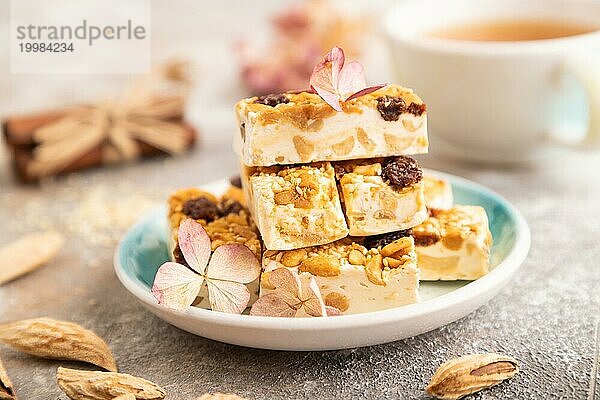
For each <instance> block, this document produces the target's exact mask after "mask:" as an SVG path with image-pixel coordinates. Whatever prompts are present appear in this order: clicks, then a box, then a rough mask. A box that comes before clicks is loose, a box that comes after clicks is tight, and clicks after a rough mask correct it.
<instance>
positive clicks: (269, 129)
mask: <svg viewBox="0 0 600 400" xmlns="http://www.w3.org/2000/svg"><path fill="white" fill-rule="evenodd" d="M236 113H237V118H238V123H239V128H240V133H239V135H238V136H237V137H236V140H235V144H234V147H235V149H236V152H237V153H238V155H239V158H240V165H241V174H240V176H241V186H242V189H243V198H241V199H240V201H241V202H242V203H243V205H244V209H245V210H246V211H247V213H248V216H247V218H248V220H249V222H248V223H247V225H248V227H245V228H243V229H251V228H250V227H252V229H254V230H255V231H256V235H255V236H252V235H251V236H252V238H253V240H254V241H253V246H254V248H256V246H257V244H256V242H255V241H256V240H260V241H262V247H261V249H262V250H261V253H260V259H261V261H262V268H263V272H262V274H261V277H260V282H258V283H259V285H257V287H256V288H255V290H256V291H257V293H255V294H256V295H260V296H262V295H265V294H267V293H270V292H271V291H273V290H274V287H273V286H272V285H271V283H270V282H269V272H270V271H272V270H274V269H276V268H289V269H292V270H294V271H295V272H297V273H298V274H300V275H302V274H311V275H313V276H314V277H315V279H316V281H317V283H318V286H319V288H320V290H321V294H322V296H323V298H324V300H325V303H326V305H328V306H332V307H335V308H337V309H339V310H340V311H342V312H343V313H344V314H354V313H362V312H369V311H377V310H383V309H388V308H393V307H398V306H402V305H406V304H411V303H415V302H418V301H419V297H418V288H419V281H420V280H473V279H477V278H479V277H481V276H483V275H485V274H486V273H487V272H488V270H489V248H490V245H491V234H490V231H489V228H488V220H487V215H486V213H485V210H484V209H483V208H481V207H477V206H461V205H453V196H452V190H451V187H450V185H449V184H448V182H447V181H446V180H444V179H443V178H440V177H438V176H435V175H432V174H429V173H427V172H425V173H424V172H423V170H422V169H421V168H420V166H419V164H418V163H417V161H416V160H415V159H413V158H411V157H410V156H411V155H415V154H422V153H427V151H428V138H427V110H426V106H425V104H424V103H423V101H422V100H421V99H420V98H419V97H418V96H417V95H415V94H414V93H413V92H412V90H410V89H406V88H403V87H401V86H398V85H387V86H385V87H383V88H381V89H379V90H377V91H375V92H372V93H370V94H367V95H364V96H362V97H358V98H356V99H353V100H350V101H346V102H344V103H343V112H337V111H335V110H334V109H333V108H332V107H331V106H330V105H329V104H327V103H325V102H324V101H323V100H322V99H321V98H320V97H319V96H318V95H317V94H315V93H312V92H293V93H291V92H290V93H282V94H277V95H267V96H261V97H251V98H248V99H243V100H241V101H240V102H238V103H237V105H236ZM238 197H242V195H241V194H240V195H238ZM240 215H245V214H243V213H242V214H240ZM238 222H239V221H238ZM244 224H246V223H245V222H244ZM177 225H178V223H175V224H173V223H172V224H171V229H173V230H176V229H177ZM240 229H242V228H240Z"/></svg>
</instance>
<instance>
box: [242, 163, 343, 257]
mask: <svg viewBox="0 0 600 400" xmlns="http://www.w3.org/2000/svg"><path fill="white" fill-rule="evenodd" d="M243 175H248V176H249V178H248V182H249V184H248V185H244V186H248V187H247V188H246V189H247V190H248V192H249V194H248V196H247V197H251V200H250V201H249V204H250V205H251V207H252V208H253V212H252V215H253V217H254V219H255V221H256V224H257V225H258V228H259V230H260V233H261V235H262V240H263V242H264V244H265V247H266V248H267V249H269V250H291V249H297V248H301V247H308V246H316V245H320V244H325V243H331V242H333V241H335V240H338V239H341V238H343V237H346V236H347V235H348V228H347V226H346V221H345V219H344V214H343V213H342V207H341V204H340V199H339V196H338V191H337V187H336V184H335V178H334V170H333V167H332V166H331V164H329V163H316V164H313V165H310V166H307V165H305V166H298V167H285V168H284V167H262V168H256V169H255V170H254V171H246V173H245V174H243Z"/></svg>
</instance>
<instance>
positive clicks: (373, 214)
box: [335, 156, 427, 236]
mask: <svg viewBox="0 0 600 400" xmlns="http://www.w3.org/2000/svg"><path fill="white" fill-rule="evenodd" d="M335 170H336V174H337V177H338V179H339V184H340V192H341V196H342V202H343V206H344V211H345V214H346V221H347V222H348V228H349V230H350V235H352V236H370V235H378V234H382V233H387V232H394V231H400V230H405V229H409V228H412V227H413V226H415V225H419V224H420V223H422V222H423V221H425V219H426V218H427V207H426V205H425V198H424V195H423V179H422V178H423V173H422V171H421V168H420V167H419V165H418V164H417V162H416V161H415V160H414V159H412V158H410V157H407V156H400V157H389V158H385V159H371V160H365V161H361V160H358V161H350V162H342V163H337V164H335Z"/></svg>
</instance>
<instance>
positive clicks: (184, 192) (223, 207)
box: [168, 186, 262, 309]
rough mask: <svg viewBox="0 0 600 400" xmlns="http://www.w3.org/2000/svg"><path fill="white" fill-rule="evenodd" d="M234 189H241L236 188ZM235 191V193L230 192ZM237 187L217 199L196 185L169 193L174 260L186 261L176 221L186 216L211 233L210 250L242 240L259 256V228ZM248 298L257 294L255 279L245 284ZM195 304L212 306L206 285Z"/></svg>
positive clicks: (170, 230)
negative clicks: (180, 247) (248, 291)
mask: <svg viewBox="0 0 600 400" xmlns="http://www.w3.org/2000/svg"><path fill="white" fill-rule="evenodd" d="M232 188H233V189H237V190H240V189H238V188H234V187H233V186H232ZM233 193H235V195H234V194H233ZM238 196H239V193H237V191H235V190H233V191H229V190H228V191H226V192H225V194H224V195H223V196H222V197H221V198H220V199H218V198H217V197H216V196H214V195H213V194H212V193H209V192H206V191H203V190H200V189H195V188H188V189H180V190H178V191H176V192H174V193H172V194H171V196H169V201H168V204H169V211H168V219H169V235H170V237H171V240H169V250H170V254H171V255H172V258H173V260H174V261H176V262H178V263H180V264H184V265H185V264H186V262H185V259H184V258H183V255H182V253H181V251H180V249H179V244H178V240H177V233H178V230H179V225H180V224H181V222H182V221H183V220H184V219H186V218H193V219H195V220H196V221H198V222H199V223H200V224H201V225H202V226H203V227H204V230H206V233H207V234H208V236H209V237H210V240H211V246H212V250H215V249H216V248H217V247H219V246H221V245H222V244H226V243H242V244H244V245H245V246H246V247H248V248H249V249H250V250H251V251H252V252H253V253H254V255H255V256H256V258H257V259H258V260H259V262H260V260H261V256H262V254H261V252H262V249H261V248H262V245H261V242H260V236H259V234H258V229H257V228H256V226H255V225H254V222H253V221H252V219H251V218H250V213H249V211H248V209H247V208H246V207H244V205H243V204H242V203H240V202H239V201H238V200H236V198H239V197H238ZM240 200H241V199H240ZM248 290H250V294H251V298H250V302H249V304H252V303H253V302H254V300H256V299H257V298H258V280H256V281H255V282H252V283H250V284H249V285H248ZM194 305H197V306H198V307H203V308H209V309H210V308H211V307H210V303H209V302H208V294H207V290H206V286H203V289H202V290H201V291H200V294H199V295H198V298H197V299H196V302H195V303H194Z"/></svg>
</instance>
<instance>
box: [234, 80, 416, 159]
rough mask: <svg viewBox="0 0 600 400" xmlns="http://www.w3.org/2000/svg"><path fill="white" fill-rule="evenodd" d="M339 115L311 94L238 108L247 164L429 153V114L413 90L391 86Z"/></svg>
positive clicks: (251, 101)
mask: <svg viewBox="0 0 600 400" xmlns="http://www.w3.org/2000/svg"><path fill="white" fill-rule="evenodd" d="M342 107H343V112H337V111H335V110H334V109H333V108H332V107H331V106H330V105H329V104H327V103H326V102H324V101H323V100H322V99H321V97H319V95H317V94H316V93H311V92H299V93H283V94H279V95H269V96H263V97H251V98H248V99H244V100H241V101H240V102H238V103H237V105H236V113H237V118H238V124H239V127H240V135H239V137H237V138H236V146H235V147H236V151H237V152H238V154H239V155H240V156H241V159H242V161H243V163H244V164H246V165H249V166H264V165H275V164H297V163H310V162H315V161H339V160H353V159H358V158H369V157H388V156H394V155H399V154H420V153H427V151H428V141H427V112H426V106H425V104H424V103H423V101H422V100H421V99H420V98H419V97H418V96H417V95H415V94H414V93H413V92H412V90H410V89H406V88H403V87H401V86H398V85H387V86H385V87H383V88H381V89H379V90H377V91H375V92H372V93H369V94H366V95H364V96H360V97H358V98H355V99H352V100H348V101H345V102H344V103H343V106H342Z"/></svg>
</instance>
